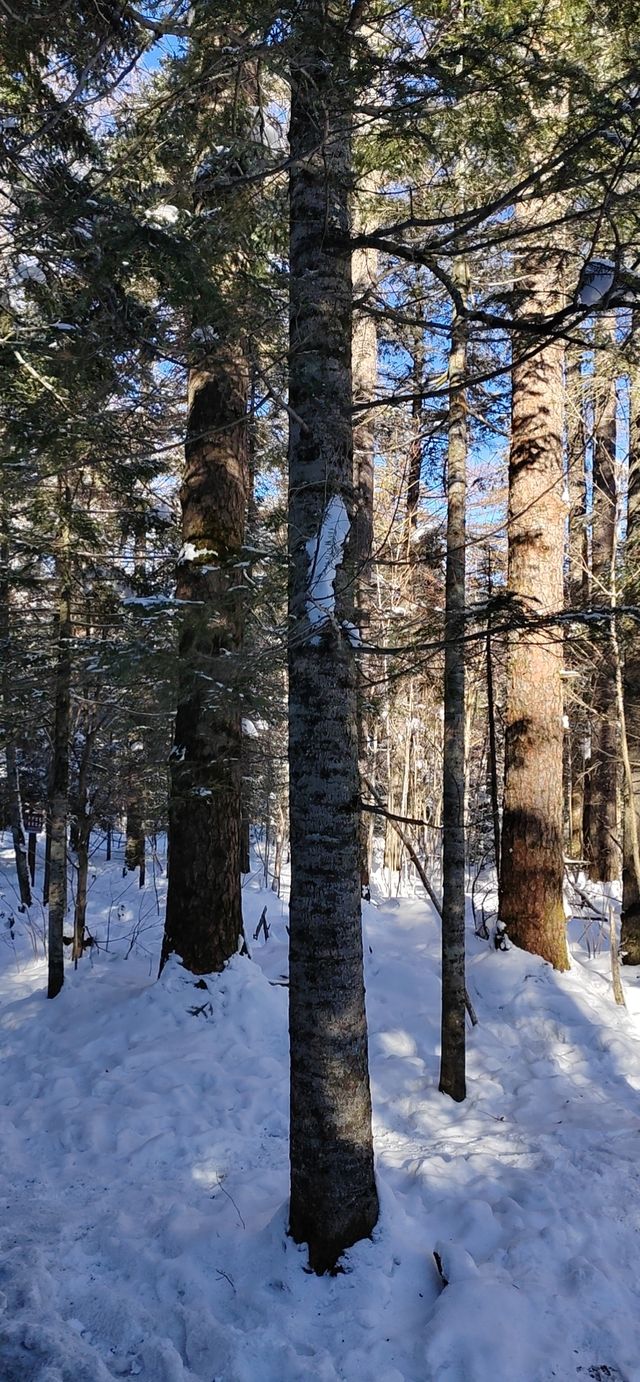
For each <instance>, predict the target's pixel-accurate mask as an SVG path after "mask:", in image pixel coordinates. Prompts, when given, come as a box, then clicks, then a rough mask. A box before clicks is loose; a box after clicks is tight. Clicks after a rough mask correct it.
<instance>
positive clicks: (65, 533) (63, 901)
mask: <svg viewBox="0 0 640 1382" xmlns="http://www.w3.org/2000/svg"><path fill="white" fill-rule="evenodd" d="M61 489H62V496H61V530H60V539H59V550H58V557H57V568H58V570H57V577H58V589H59V595H58V630H57V632H58V640H57V641H58V650H57V660H56V674H55V698H54V720H53V744H52V753H53V763H52V772H51V797H50V801H49V818H50V821H51V846H50V864H49V983H48V991H47V997H48V998H55V997H56V995H57V994H58V993H59V992H60V989H61V988H62V985H63V983H64V944H63V931H64V918H65V913H66V909H67V826H68V821H69V730H70V723H71V638H72V625H71V560H70V536H71V534H70V522H71V493H70V490H69V487H68V485H66V484H65V485H64V486H61Z"/></svg>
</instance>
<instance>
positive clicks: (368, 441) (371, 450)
mask: <svg viewBox="0 0 640 1382" xmlns="http://www.w3.org/2000/svg"><path fill="white" fill-rule="evenodd" d="M365 187H366V188H367V189H368V184H367V183H365ZM365 219H366V218H365ZM352 273H353V289H354V295H355V297H356V299H357V300H358V301H359V304H360V310H359V313H358V314H357V315H356V316H355V320H354V330H353V361H352V367H353V369H352V372H353V401H354V405H355V406H356V408H357V407H358V405H361V407H360V411H358V412H356V414H355V420H354V427H353V478H354V485H355V502H356V511H355V514H354V521H353V533H352V547H353V560H354V562H355V565H356V575H355V604H356V612H355V619H356V624H357V626H358V628H360V629H363V628H366V626H367V624H368V622H369V617H370V611H371V606H372V603H373V601H372V595H371V549H372V546H373V486H374V473H373V465H374V455H375V422H374V413H373V411H371V412H367V411H366V409H364V408H363V407H362V405H364V404H366V403H368V402H370V401H371V400H372V399H374V398H375V395H376V388H377V383H378V332H377V329H376V323H375V320H374V318H373V317H372V316H371V315H370V314H368V313H367V306H368V305H369V301H368V300H369V299H370V297H371V295H372V293H373V292H375V289H376V287H377V282H378V253H377V250H375V249H360V250H356V251H355V253H354V256H353V262H352ZM369 720H370V706H369V702H368V697H367V690H366V685H365V682H364V679H363V675H362V669H358V758H359V762H360V777H361V780H363V778H364V776H365V775H366V773H367V772H368V770H369V765H368V762H367V748H368V740H369ZM369 844H370V835H369V822H368V820H367V818H366V816H365V813H364V812H362V814H361V817H360V886H361V890H362V896H363V897H366V898H368V897H369V895H370V892H369V868H370V860H369Z"/></svg>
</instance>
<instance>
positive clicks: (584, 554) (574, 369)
mask: <svg viewBox="0 0 640 1382" xmlns="http://www.w3.org/2000/svg"><path fill="white" fill-rule="evenodd" d="M583 392H584V390H583V383H582V368H581V355H580V353H579V352H577V351H575V350H573V349H568V350H567V352H566V401H567V487H568V491H569V533H568V537H569V542H568V555H569V569H568V581H567V595H568V600H569V605H570V608H571V609H575V610H582V609H586V607H587V604H588V601H589V538H588V532H587V480H586V472H585V463H586V429H585V418H584V397H583ZM567 660H568V666H569V668H570V669H571V670H572V671H574V672H576V673H577V671H578V666H577V659H576V657H575V656H574V655H572V653H571V650H570V649H568V657H567ZM571 684H572V685H573V681H572V683H571ZM567 710H568V716H569V763H570V779H571V780H570V797H569V853H570V854H571V856H572V858H574V859H581V858H582V854H583V849H584V842H583V834H582V830H583V819H584V798H585V772H586V760H585V744H586V741H587V737H588V732H589V726H588V722H587V718H586V716H585V712H584V707H583V706H581V705H580V703H579V700H578V699H576V700H575V701H574V702H572V701H569V704H568V707H567Z"/></svg>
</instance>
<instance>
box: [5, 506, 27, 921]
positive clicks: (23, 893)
mask: <svg viewBox="0 0 640 1382" xmlns="http://www.w3.org/2000/svg"><path fill="white" fill-rule="evenodd" d="M4 517H5V514H4V508H3V520H4ZM0 659H1V666H2V673H1V687H2V719H3V730H4V752H5V760H6V770H7V805H8V807H9V825H10V827H11V837H12V840H13V851H14V854H15V860H16V875H17V879H18V889H19V892H20V905H21V906H22V907H30V906H31V903H32V896H31V879H30V877H29V864H28V859H27V841H26V836H25V830H24V822H23V819H22V798H21V795H20V772H19V768H18V750H17V747H16V740H15V729H14V723H13V715H12V710H11V701H12V694H11V663H12V659H11V615H10V607H9V544H8V542H7V541H6V540H5V537H4V534H3V536H2V542H1V544H0Z"/></svg>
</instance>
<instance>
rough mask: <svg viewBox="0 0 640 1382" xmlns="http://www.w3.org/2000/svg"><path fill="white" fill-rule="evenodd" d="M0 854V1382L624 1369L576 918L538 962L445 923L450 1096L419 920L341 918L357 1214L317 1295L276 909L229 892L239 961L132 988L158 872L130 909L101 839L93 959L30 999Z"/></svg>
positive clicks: (622, 1044) (431, 923)
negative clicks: (456, 1100)
mask: <svg viewBox="0 0 640 1382" xmlns="http://www.w3.org/2000/svg"><path fill="white" fill-rule="evenodd" d="M8 843H9V842H8V838H7V837H5V848H4V850H3V852H2V867H3V869H4V873H3V875H2V882H3V893H4V897H3V903H2V905H3V907H4V912H5V917H4V918H0V927H2V928H4V939H3V940H2V941H1V942H0V962H1V965H2V974H1V980H0V1004H1V1008H0V1028H1V1032H2V1048H3V1050H2V1054H3V1057H4V1059H3V1062H2V1067H1V1076H0V1104H1V1105H2V1127H1V1145H0V1184H1V1185H2V1195H3V1214H2V1225H1V1229H0V1291H1V1292H2V1297H1V1299H0V1308H2V1307H3V1313H2V1314H0V1378H1V1379H2V1382H32V1379H33V1380H34V1382H35V1379H37V1380H38V1382H108V1379H111V1378H114V1377H128V1376H140V1377H141V1378H142V1379H143V1382H302V1379H305V1380H306V1379H318V1382H338V1379H340V1382H551V1379H553V1378H557V1379H559V1382H589V1379H594V1382H605V1379H607V1380H608V1382H611V1380H612V1379H617V1382H620V1380H621V1379H622V1380H623V1382H640V1310H639V1308H638V1307H639V1301H638V1287H637V1283H638V1280H639V1278H640V1155H639V1154H640V1103H639V1091H640V975H636V974H635V972H633V971H625V972H624V982H625V991H626V995H627V1003H628V1009H627V1011H626V1012H625V1011H622V1010H620V1009H617V1008H616V1007H615V1006H614V1003H613V999H612V994H611V981H610V976H609V956H608V952H607V948H606V946H603V948H602V950H601V953H600V954H599V955H596V956H595V957H592V958H589V957H588V955H587V948H586V939H585V936H584V934H583V933H584V925H583V924H580V923H577V922H575V923H572V927H571V930H572V938H573V944H572V951H573V968H572V970H571V972H570V973H569V974H566V975H558V974H554V973H553V971H552V970H551V969H550V968H549V967H548V966H547V965H545V964H544V963H543V962H542V961H539V960H537V959H535V958H532V957H531V956H528V955H525V954H523V953H520V952H518V951H516V950H511V951H509V952H508V953H505V954H503V953H499V952H497V951H496V950H495V949H493V948H492V947H491V945H490V943H487V942H486V941H485V942H482V941H479V940H477V939H476V938H475V937H474V935H473V931H472V930H470V934H469V950H470V957H469V971H468V987H469V991H470V994H471V998H472V1000H473V1002H474V1005H475V1007H476V1008H477V1011H478V1016H479V1025H478V1027H477V1028H475V1029H474V1031H473V1032H469V1083H468V1087H469V1097H468V1099H467V1101H466V1103H465V1104H464V1105H455V1104H453V1103H452V1102H451V1101H450V1100H448V1099H447V1098H446V1097H444V1096H443V1095H441V1094H439V1093H438V1090H437V1076H438V1041H439V980H438V948H439V923H438V922H437V919H436V917H435V916H434V913H433V911H432V909H431V907H430V905H429V904H428V903H426V902H425V901H424V900H423V899H422V898H421V897H420V896H419V894H418V895H416V897H414V898H412V899H410V900H407V899H401V900H399V901H389V900H384V899H381V898H379V899H378V903H379V905H370V906H366V907H365V918H364V920H365V939H366V945H365V950H366V964H367V1002H368V1013H369V1027H370V1049H371V1078H372V1090H373V1101H374V1114H375V1138H376V1151H377V1170H378V1179H379V1188H380V1197H381V1205H382V1213H381V1219H380V1224H379V1227H378V1229H377V1231H376V1234H375V1238H374V1241H372V1242H366V1243H362V1244H359V1245H358V1246H357V1247H356V1248H354V1249H353V1250H352V1251H351V1252H350V1253H349V1254H348V1256H347V1259H346V1262H345V1265H346V1271H345V1274H344V1275H341V1276H338V1277H335V1278H332V1279H329V1278H322V1279H317V1278H316V1277H314V1276H312V1275H309V1274H308V1273H307V1272H306V1271H305V1263H306V1257H305V1253H304V1251H303V1250H301V1249H299V1248H297V1247H295V1246H294V1245H293V1244H292V1243H291V1242H290V1241H289V1240H288V1239H287V1237H286V1198H287V1093H288V1086H287V1027H286V988H285V987H284V986H283V985H282V983H281V982H280V980H281V979H282V977H283V976H284V975H285V973H286V953H287V952H286V941H287V936H286V929H285V928H286V908H285V906H284V904H283V903H281V902H280V901H279V900H278V899H277V898H276V897H275V896H274V894H272V893H270V892H269V893H264V892H260V891H259V890H258V880H257V878H254V879H253V880H252V882H251V883H250V884H249V885H248V886H247V887H246V889H245V904H246V905H245V917H246V929H247V934H248V936H249V939H250V945H251V949H252V954H253V960H252V961H249V960H247V959H241V958H240V957H238V958H236V959H235V960H234V961H233V962H232V963H231V964H230V965H229V967H228V968H227V970H226V971H225V973H224V974H222V975H220V976H216V977H213V978H211V979H208V980H207V986H206V989H204V988H202V987H198V986H197V985H195V984H194V980H193V978H192V977H191V976H188V975H186V974H185V973H184V972H183V971H182V970H181V969H180V967H179V966H178V965H177V964H175V963H172V964H171V965H170V966H169V967H168V968H167V970H166V971H165V973H164V974H163V976H162V978H161V980H160V981H159V982H155V979H154V976H155V970H156V958H157V952H158V948H159V941H160V933H161V915H160V914H161V911H162V896H163V884H164V877H163V876H159V874H158V870H157V869H156V870H155V871H154V870H151V869H150V870H149V881H148V884H147V887H146V888H145V889H144V891H143V892H142V893H138V889H137V886H136V883H135V880H133V879H131V878H128V879H126V880H123V879H122V878H121V858H115V859H114V862H113V863H112V864H111V865H108V866H107V865H105V863H104V859H103V855H102V853H101V852H100V853H98V854H96V855H94V870H93V872H94V875H95V881H94V882H93V886H92V891H91V894H90V917H91V926H90V929H91V930H92V933H93V934H94V935H95V936H96V938H97V939H98V941H99V942H100V944H101V947H102V948H101V949H100V950H95V951H93V952H91V956H90V957H89V956H87V957H85V959H84V960H83V962H82V965H81V966H80V968H79V970H78V972H77V973H74V972H73V971H72V970H71V969H68V970H67V977H66V983H65V988H64V990H63V992H62V993H61V994H60V996H59V997H58V998H57V999H56V1000H55V1001H54V1002H48V1001H47V999H46V997H45V989H44V985H45V968H44V963H43V961H42V959H41V958H38V959H34V958H33V956H32V954H30V943H29V940H28V937H27V936H26V934H25V923H24V919H23V918H20V917H18V918H17V921H16V926H15V928H14V929H15V944H14V942H13V941H12V940H11V936H10V932H9V928H8V927H7V925H6V914H8V912H9V911H10V910H11V907H12V905H14V898H13V874H12V869H11V856H10V850H9V848H8ZM154 872H155V878H154ZM265 903H266V905H267V908H268V919H269V923H270V926H271V934H270V937H269V940H268V942H267V943H265V941H264V937H263V936H262V935H261V938H260V940H259V941H258V942H256V941H253V940H251V935H252V933H253V931H254V930H255V927H256V925H257V920H258V918H259V916H260V913H261V911H262V908H263V906H264V905H265ZM34 919H35V921H36V924H37V922H38V909H37V908H36V909H34ZM107 927H108V928H109V950H108V951H107V950H105V949H104V944H105V940H106V935H107ZM135 931H137V934H136V935H134V934H133V933H134V932H135ZM592 934H593V933H592ZM127 952H129V953H127ZM434 1248H437V1250H438V1252H439V1254H440V1257H441V1261H442V1265H443V1271H444V1274H445V1276H446V1277H447V1279H448V1282H449V1284H448V1285H447V1286H446V1287H443V1285H442V1280H441V1278H440V1276H439V1274H438V1271H437V1270H436V1266H435V1262H434V1258H433V1250H434Z"/></svg>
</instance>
